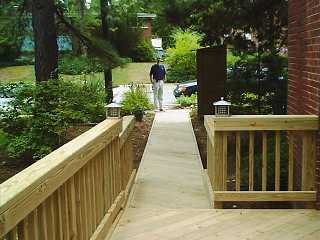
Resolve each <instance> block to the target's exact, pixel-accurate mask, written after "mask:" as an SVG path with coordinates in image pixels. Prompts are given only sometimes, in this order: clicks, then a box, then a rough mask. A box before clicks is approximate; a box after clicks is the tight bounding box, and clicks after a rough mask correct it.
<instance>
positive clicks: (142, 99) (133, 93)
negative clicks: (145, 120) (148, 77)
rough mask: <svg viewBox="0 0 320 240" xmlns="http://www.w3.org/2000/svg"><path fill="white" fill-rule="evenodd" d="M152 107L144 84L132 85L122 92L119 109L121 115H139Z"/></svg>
mask: <svg viewBox="0 0 320 240" xmlns="http://www.w3.org/2000/svg"><path fill="white" fill-rule="evenodd" d="M152 108H153V106H152V104H151V103H150V101H149V98H148V94H147V92H146V89H145V87H144V86H140V85H132V86H131V87H130V91H128V92H126V93H125V94H124V100H123V102H122V109H121V110H122V114H123V115H132V114H133V115H139V114H141V113H144V111H146V110H150V109H152Z"/></svg>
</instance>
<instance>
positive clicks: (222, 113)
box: [213, 97, 231, 117]
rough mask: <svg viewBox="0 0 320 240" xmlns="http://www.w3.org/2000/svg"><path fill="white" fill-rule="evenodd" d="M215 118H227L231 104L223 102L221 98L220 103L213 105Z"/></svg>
mask: <svg viewBox="0 0 320 240" xmlns="http://www.w3.org/2000/svg"><path fill="white" fill-rule="evenodd" d="M213 105H214V110H215V116H217V117H229V116H230V106H231V103H230V102H227V101H225V100H224V98H223V97H222V98H221V100H220V101H218V102H215V103H213Z"/></svg>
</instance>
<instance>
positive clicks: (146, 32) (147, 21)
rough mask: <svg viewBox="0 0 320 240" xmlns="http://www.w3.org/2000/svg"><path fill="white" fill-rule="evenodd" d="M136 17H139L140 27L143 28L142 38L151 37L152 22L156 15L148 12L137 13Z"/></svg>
mask: <svg viewBox="0 0 320 240" xmlns="http://www.w3.org/2000/svg"><path fill="white" fill-rule="evenodd" d="M137 17H138V19H140V24H141V28H142V29H143V37H144V38H149V39H151V38H152V35H153V31H152V22H153V20H154V19H155V18H156V17H157V15H156V14H150V13H137Z"/></svg>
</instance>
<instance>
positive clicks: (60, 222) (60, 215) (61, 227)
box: [57, 187, 64, 240]
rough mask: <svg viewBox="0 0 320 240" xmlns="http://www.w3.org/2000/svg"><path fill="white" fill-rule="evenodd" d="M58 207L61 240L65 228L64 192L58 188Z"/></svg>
mask: <svg viewBox="0 0 320 240" xmlns="http://www.w3.org/2000/svg"><path fill="white" fill-rule="evenodd" d="M57 207H58V209H57V210H58V223H59V224H58V226H59V230H58V233H59V237H60V238H59V239H61V240H62V239H63V227H64V222H63V220H62V219H63V217H62V214H63V211H62V192H61V187H59V188H58V190H57Z"/></svg>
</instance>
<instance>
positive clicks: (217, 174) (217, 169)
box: [212, 132, 226, 208]
mask: <svg viewBox="0 0 320 240" xmlns="http://www.w3.org/2000/svg"><path fill="white" fill-rule="evenodd" d="M223 143H224V137H223V133H222V132H215V133H214V141H213V154H212V156H213V159H212V160H213V161H212V168H213V185H212V186H213V191H224V190H226V189H225V183H224V161H223V158H224V156H223V155H224V147H223V146H224V144H223ZM214 208H223V204H222V202H216V201H215V202H214Z"/></svg>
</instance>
